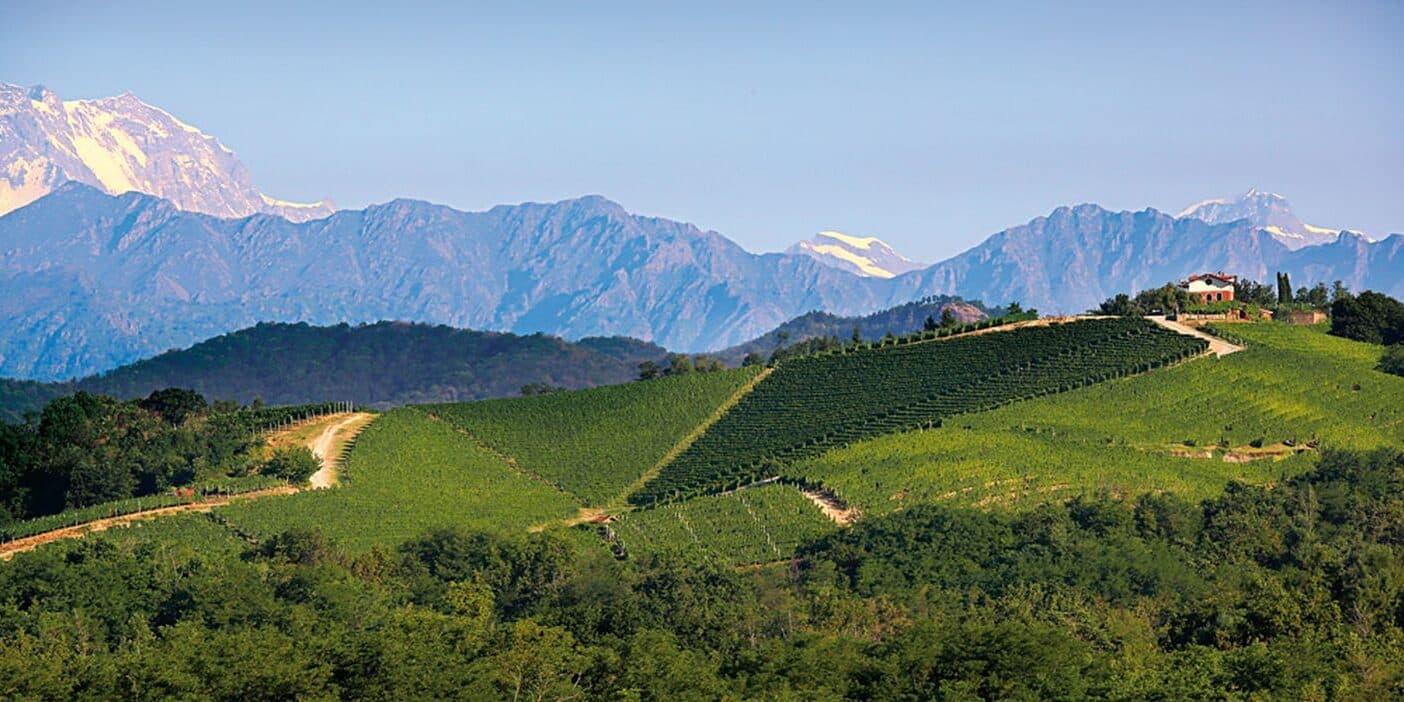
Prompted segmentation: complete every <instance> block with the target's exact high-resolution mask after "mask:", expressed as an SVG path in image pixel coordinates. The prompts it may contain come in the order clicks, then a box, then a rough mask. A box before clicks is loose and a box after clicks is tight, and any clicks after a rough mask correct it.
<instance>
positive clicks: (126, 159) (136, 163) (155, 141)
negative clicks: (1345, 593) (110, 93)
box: [0, 83, 334, 221]
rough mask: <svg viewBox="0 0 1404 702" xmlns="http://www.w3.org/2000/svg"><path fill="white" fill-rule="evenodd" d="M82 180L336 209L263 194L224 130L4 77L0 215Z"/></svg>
mask: <svg viewBox="0 0 1404 702" xmlns="http://www.w3.org/2000/svg"><path fill="white" fill-rule="evenodd" d="M68 181H77V182H80V183H85V184H88V185H92V186H94V187H97V188H101V189H102V190H104V191H106V192H108V193H110V194H114V195H116V194H120V193H125V192H133V191H135V192H141V193H146V194H148V195H155V196H157V197H161V198H164V199H167V200H170V201H171V202H172V203H174V204H175V205H176V206H177V207H179V208H180V209H183V210H188V211H191V212H202V213H205V214H210V215H214V216H216V217H246V216H248V215H251V214H255V213H260V212H261V213H267V214H274V215H279V216H282V217H286V218H288V219H290V220H293V221H306V220H310V219H318V218H321V217H325V216H327V215H329V214H331V213H332V212H333V211H334V207H333V206H332V204H331V202H329V201H323V202H318V203H297V202H289V201H286V200H279V199H276V198H272V197H269V196H267V195H264V194H263V193H262V192H260V191H259V190H258V188H256V187H255V186H254V185H253V181H252V178H251V177H250V175H249V173H248V170H247V169H246V168H244V165H243V164H242V163H240V162H239V160H238V159H237V158H236V157H235V156H234V152H233V151H231V150H230V149H229V148H228V147H226V146H224V145H223V144H221V143H220V142H219V140H218V139H216V138H214V137H212V136H209V135H207V134H205V133H204V132H201V131H200V130H199V129H197V128H196V127H193V126H191V125H189V124H187V123H185V122H182V121H181V120H179V119H176V118H175V117H174V116H172V115H171V114H170V113H168V112H166V111H165V110H162V109H160V108H157V107H154V106H152V105H148V104H146V103H144V102H142V101H141V100H139V99H137V98H136V96H134V95H132V94H130V93H124V94H122V95H119V96H116V97H109V98H98V99H92V100H60V99H59V97H58V95H56V94H55V93H54V92H53V91H52V90H49V89H48V88H45V87H43V86H36V87H33V88H24V87H21V86H18V85H10V84H5V83H0V214H4V213H6V212H10V211H13V210H15V209H17V208H19V207H22V206H24V205H26V204H28V203H30V202H33V201H34V200H36V199H38V198H39V197H42V196H43V195H45V194H47V193H49V192H52V191H53V190H54V189H56V188H57V187H58V186H59V185H61V184H63V183H65V182H68Z"/></svg>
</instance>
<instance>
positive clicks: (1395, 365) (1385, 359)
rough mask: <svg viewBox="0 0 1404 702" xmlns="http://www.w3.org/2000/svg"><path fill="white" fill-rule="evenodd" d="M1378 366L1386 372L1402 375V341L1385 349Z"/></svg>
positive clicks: (1403, 345) (1403, 364)
mask: <svg viewBox="0 0 1404 702" xmlns="http://www.w3.org/2000/svg"><path fill="white" fill-rule="evenodd" d="M1379 367H1380V370H1382V371H1384V372H1386V373H1392V374H1394V375H1399V376H1404V343H1400V344H1394V345H1393V346H1390V347H1389V348H1387V349H1385V352H1384V355H1383V356H1381V357H1380V366H1379Z"/></svg>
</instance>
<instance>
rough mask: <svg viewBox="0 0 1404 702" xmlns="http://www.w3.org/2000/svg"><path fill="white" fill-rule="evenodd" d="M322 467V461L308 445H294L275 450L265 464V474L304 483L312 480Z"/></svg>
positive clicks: (295, 482)
mask: <svg viewBox="0 0 1404 702" xmlns="http://www.w3.org/2000/svg"><path fill="white" fill-rule="evenodd" d="M321 467H322V464H321V461H318V460H317V457H316V456H314V455H312V451H310V450H308V448H307V447H306V446H293V447H291V448H284V449H279V450H277V451H275V452H274V453H273V456H272V457H270V458H269V459H268V462H267V463H265V464H263V474H264V475H271V476H273V477H275V478H279V479H282V480H286V481H288V482H290V483H293V484H302V483H305V482H307V481H308V480H310V479H311V478H312V475H313V474H314V473H316V472H317V471H318V470H320V469H321Z"/></svg>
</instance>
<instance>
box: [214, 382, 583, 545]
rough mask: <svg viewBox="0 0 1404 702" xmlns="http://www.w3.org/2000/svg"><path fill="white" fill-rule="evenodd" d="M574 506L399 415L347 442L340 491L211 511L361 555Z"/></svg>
mask: <svg viewBox="0 0 1404 702" xmlns="http://www.w3.org/2000/svg"><path fill="white" fill-rule="evenodd" d="M579 507H580V505H579V503H578V502H576V500H575V499H574V498H572V497H570V496H568V495H566V494H564V493H562V492H560V491H559V490H557V489H555V488H554V487H552V486H550V485H549V484H547V483H546V482H544V481H542V480H540V479H539V478H536V477H533V476H530V475H528V474H525V473H523V472H521V471H519V470H517V469H514V468H513V467H512V466H510V465H509V464H508V463H507V462H506V461H504V460H503V459H502V458H501V457H500V456H498V455H497V454H495V453H493V452H492V451H490V450H488V449H486V448H484V447H482V446H480V445H479V444H478V443H477V442H475V441H474V440H473V439H472V438H471V437H468V436H466V435H464V434H463V433H461V432H460V431H458V430H457V429H455V428H454V427H453V426H451V425H449V424H448V423H446V422H443V421H439V420H436V419H432V418H430V417H429V416H427V415H426V414H424V413H423V412H420V411H418V410H414V409H400V410H394V411H392V412H389V413H387V414H386V415H384V416H382V417H380V418H379V419H377V420H376V421H375V422H373V423H372V424H371V425H370V426H369V427H368V428H367V429H366V430H365V432H364V433H363V434H361V436H360V437H359V438H358V439H357V440H356V444H355V448H354V450H352V452H351V454H350V457H349V460H348V462H347V466H346V470H345V472H344V475H343V483H342V486H341V487H338V488H336V489H332V490H317V491H312V492H303V493H299V494H296V495H290V496H286V497H270V498H264V499H262V500H258V501H252V502H245V503H240V504H233V505H229V506H227V507H224V508H222V509H220V510H219V512H218V514H219V515H222V516H223V517H224V518H226V519H227V520H228V522H229V523H230V524H231V525H232V526H233V527H234V528H235V529H236V530H238V531H243V532H247V533H249V534H251V535H254V536H256V537H259V536H268V535H272V534H277V533H279V532H281V531H284V530H286V529H290V528H295V527H298V528H317V529H320V530H321V531H322V532H323V533H325V534H326V535H327V536H328V537H330V538H331V539H332V541H333V542H335V543H337V544H339V545H341V546H344V547H345V548H347V549H349V550H353V551H361V550H366V549H368V548H370V547H371V546H372V545H374V544H396V543H400V542H402V541H405V540H406V539H409V538H412V537H414V536H418V535H421V534H423V533H424V532H425V531H426V530H428V529H432V528H438V527H448V526H459V527H469V528H477V529H489V530H495V531H503V532H512V531H522V530H525V529H526V528H527V527H529V526H531V525H533V524H538V523H542V522H548V521H551V520H558V519H564V518H567V517H570V516H573V515H574V514H576V513H577V511H578V509H579Z"/></svg>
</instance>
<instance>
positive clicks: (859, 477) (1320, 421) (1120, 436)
mask: <svg viewBox="0 0 1404 702" xmlns="http://www.w3.org/2000/svg"><path fill="white" fill-rule="evenodd" d="M1230 331H1231V332H1232V333H1233V334H1234V335H1235V336H1238V337H1241V338H1242V339H1244V340H1245V341H1246V342H1247V344H1248V348H1247V350H1245V351H1242V352H1239V353H1235V354H1232V355H1229V356H1226V357H1224V358H1220V359H1215V358H1205V359H1200V360H1195V361H1193V362H1190V363H1185V364H1181V365H1179V366H1176V367H1174V368H1169V369H1164V370H1159V371H1156V372H1153V373H1146V374H1143V375H1138V376H1135V377H1130V378H1125V379H1120V380H1114V381H1111V382H1107V383H1102V384H1099V385H1094V386H1090V387H1086V388H1081V389H1078V390H1074V391H1072V392H1068V393H1062V394H1058V395H1052V396H1047V397H1042V398H1037V399H1033V400H1028V401H1025V402H1019V403H1015V404H1012V405H1009V406H1006V407H1002V408H999V409H996V410H993V411H989V412H982V413H977V414H970V415H965V416H962V417H960V418H959V419H958V420H956V421H952V422H950V423H948V424H947V425H946V426H944V427H941V428H937V429H933V430H930V431H917V432H908V433H903V434H894V435H889V436H884V437H880V438H876V439H873V440H871V441H864V442H859V443H855V444H853V445H851V446H848V447H845V448H842V449H838V450H835V451H832V452H830V453H827V454H825V455H823V456H820V457H816V458H812V459H808V460H804V461H799V462H796V463H795V464H793V465H792V466H789V467H788V468H787V469H786V471H785V472H786V473H787V474H790V475H794V476H797V477H803V478H806V479H809V480H814V481H817V482H821V483H823V484H824V485H826V486H828V487H830V488H832V489H834V490H835V491H836V492H838V493H839V494H840V495H842V496H843V497H844V498H845V499H847V500H849V501H851V502H854V503H856V504H858V505H859V506H861V507H862V508H863V509H864V511H865V512H866V513H868V514H869V515H872V514H876V513H881V512H886V511H890V510H893V509H897V508H900V507H905V506H910V505H913V504H919V503H923V502H953V503H959V504H973V505H979V506H994V505H1010V504H1027V503H1033V502H1040V501H1046V500H1049V499H1059V498H1065V497H1069V496H1071V495H1073V494H1077V493H1080V492H1086V491H1091V490H1098V489H1106V490H1110V491H1112V492H1114V493H1122V494H1131V493H1138V492H1145V491H1167V490H1168V491H1174V492H1177V493H1179V494H1181V495H1183V496H1186V497H1203V496H1207V495H1210V494H1213V493H1216V492H1217V491H1218V490H1220V489H1221V488H1222V487H1223V485H1224V484H1225V483H1226V482H1228V481H1229V480H1234V479H1238V480H1245V481H1248V482H1255V483H1264V482H1272V481H1276V480H1277V479H1278V478H1280V477H1281V476H1282V475H1284V474H1292V473H1297V472H1300V471H1302V470H1304V469H1306V468H1307V467H1309V466H1310V465H1311V464H1312V463H1313V462H1314V460H1315V459H1314V454H1315V451H1305V452H1302V453H1295V454H1293V453H1291V451H1290V450H1289V449H1287V447H1285V446H1283V445H1282V442H1283V441H1290V442H1293V443H1295V444H1297V445H1298V446H1299V447H1300V446H1301V445H1303V444H1305V443H1306V442H1308V441H1313V440H1314V441H1315V442H1318V443H1319V445H1320V447H1322V448H1326V447H1342V448H1371V447H1376V446H1381V445H1387V446H1394V447H1404V378H1399V377H1395V376H1391V375H1387V374H1385V373H1381V372H1379V371H1377V370H1375V369H1374V364H1375V361H1376V359H1377V358H1378V356H1379V353H1380V351H1379V347H1377V346H1371V345H1369V344H1361V343H1358V342H1353V341H1348V340H1345V339H1339V338H1336V337H1333V336H1328V335H1327V334H1325V333H1324V330H1323V329H1320V328H1304V327H1294V326H1288V325H1282V324H1253V325H1235V326H1233V327H1231V328H1230ZM1253 444H1261V448H1259V447H1255V446H1253ZM1221 446H1223V447H1224V448H1221ZM1274 453H1276V454H1283V456H1282V457H1281V460H1275V459H1273V458H1269V459H1264V460H1256V461H1252V462H1247V463H1238V462H1228V461H1226V460H1225V459H1226V458H1227V459H1228V460H1230V461H1238V460H1244V459H1247V458H1249V457H1253V456H1262V455H1270V454H1274ZM1176 454H1180V455H1176ZM1288 456H1290V457H1288Z"/></svg>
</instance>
